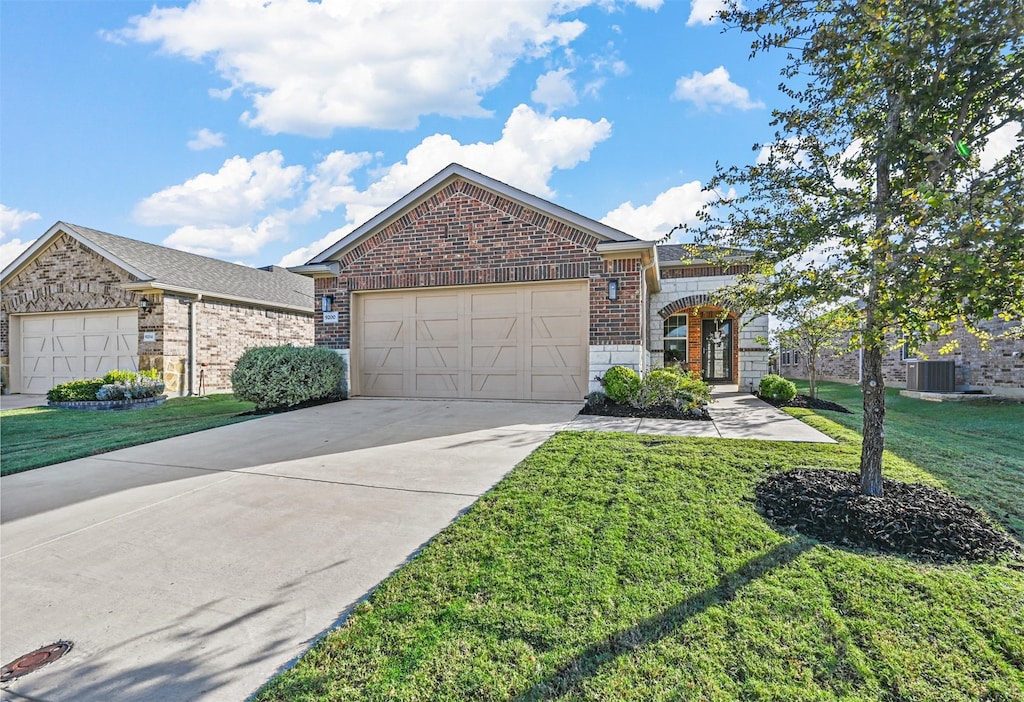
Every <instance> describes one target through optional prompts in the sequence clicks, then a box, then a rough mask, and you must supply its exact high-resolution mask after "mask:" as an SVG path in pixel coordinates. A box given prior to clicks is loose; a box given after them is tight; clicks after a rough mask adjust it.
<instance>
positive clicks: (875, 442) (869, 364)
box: [860, 344, 885, 497]
mask: <svg viewBox="0 0 1024 702" xmlns="http://www.w3.org/2000/svg"><path fill="white" fill-rule="evenodd" d="M861 391H862V392H863V393H864V425H863V430H862V432H861V433H862V434H863V436H864V443H863V444H862V445H861V450H860V492H861V494H862V495H868V496H870V497H881V496H882V453H883V451H885V380H884V379H883V378H882V349H881V348H880V347H878V346H877V345H875V344H871V345H868V346H867V347H866V348H865V349H864V359H863V361H862V363H861Z"/></svg>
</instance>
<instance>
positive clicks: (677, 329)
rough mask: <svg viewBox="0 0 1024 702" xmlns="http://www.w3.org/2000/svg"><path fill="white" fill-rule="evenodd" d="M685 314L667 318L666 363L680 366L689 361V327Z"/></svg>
mask: <svg viewBox="0 0 1024 702" xmlns="http://www.w3.org/2000/svg"><path fill="white" fill-rule="evenodd" d="M686 321H687V316H686V315H685V314H674V315H672V316H671V317H669V318H667V319H666V320H665V365H666V366H680V365H684V364H685V363H686V361H687V354H686V346H687V338H688V331H689V327H688V326H687V325H686Z"/></svg>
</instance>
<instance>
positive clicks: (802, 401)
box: [758, 395, 853, 414]
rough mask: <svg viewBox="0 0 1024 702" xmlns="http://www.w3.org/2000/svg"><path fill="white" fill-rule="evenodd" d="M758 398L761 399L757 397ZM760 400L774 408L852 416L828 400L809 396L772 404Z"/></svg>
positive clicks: (840, 406) (848, 411) (770, 401)
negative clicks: (802, 409) (791, 408)
mask: <svg viewBox="0 0 1024 702" xmlns="http://www.w3.org/2000/svg"><path fill="white" fill-rule="evenodd" d="M758 397H761V396H760V395H758ZM761 399H762V400H764V401H765V402H767V403H768V404H769V405H775V406H776V407H803V408H804V409H811V410H826V411H828V412H842V413H844V414H853V412H851V411H850V410H848V409H846V408H845V407H843V406H842V405H840V404H836V403H835V402H830V401H828V400H822V399H821V398H820V397H811V396H810V395H797V396H796V397H794V398H793V399H792V400H790V401H789V402H773V401H772V400H769V399H768V398H767V397H761Z"/></svg>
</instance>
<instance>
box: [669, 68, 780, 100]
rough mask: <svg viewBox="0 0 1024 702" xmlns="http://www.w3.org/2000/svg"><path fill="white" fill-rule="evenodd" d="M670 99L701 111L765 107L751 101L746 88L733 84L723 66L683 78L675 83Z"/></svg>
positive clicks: (695, 72)
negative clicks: (690, 105)
mask: <svg viewBox="0 0 1024 702" xmlns="http://www.w3.org/2000/svg"><path fill="white" fill-rule="evenodd" d="M672 97H673V99H675V100H688V101H690V102H692V103H694V104H695V105H696V106H697V107H699V108H701V109H706V108H708V107H711V108H713V109H716V110H717V109H719V108H721V107H735V108H738V109H740V110H754V109H763V108H764V106H765V104H764V103H763V102H761V101H760V100H751V99H750V91H748V90H747V89H746V88H744V87H743V86H741V85H736V84H735V83H733V82H732V81H731V80H730V79H729V72H728V71H727V70H725V67H724V66H719V67H718V68H716V69H715V70H713V71H711V73H708V74H704V73H701V72H700V71H694V72H693V75H691V76H683V77H682V78H680V79H679V80H677V81H676V89H675V92H674V93H672Z"/></svg>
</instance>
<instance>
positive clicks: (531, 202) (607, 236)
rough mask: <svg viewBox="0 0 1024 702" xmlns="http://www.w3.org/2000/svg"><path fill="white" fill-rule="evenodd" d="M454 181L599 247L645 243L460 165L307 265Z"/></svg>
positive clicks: (335, 253) (335, 254)
mask: <svg viewBox="0 0 1024 702" xmlns="http://www.w3.org/2000/svg"><path fill="white" fill-rule="evenodd" d="M456 178H461V179H462V180H466V181H468V182H470V183H472V184H474V185H477V186H479V187H481V188H485V189H486V190H490V191H491V192H494V193H497V194H498V195H501V196H502V197H505V198H508V199H509V200H513V201H515V202H518V203H520V204H522V205H525V206H526V207H529V208H530V209H533V210H536V211H538V212H541V213H543V214H545V215H547V216H548V217H551V218H552V219H557V220H561V221H562V222H565V223H567V224H570V225H572V226H574V227H577V228H579V229H582V230H584V231H586V232H589V233H590V234H593V235H594V236H595V237H596V238H597V239H599V240H600V241H601V242H602V243H627V244H629V243H637V244H639V245H644V244H647V243H648V242H644V241H642V240H640V239H637V238H636V237H634V236H630V235H629V234H626V233H625V232H622V231H619V230H618V229H615V228H614V227H609V226H608V225H607V224H602V223H601V222H598V221H597V220H594V219H590V218H589V217H584V216H583V215H581V214H578V213H576V212H573V211H572V210H568V209H566V208H564V207H561V206H560V205H556V204H555V203H553V202H549V201H547V200H545V199H543V198H539V197H537V196H536V195H531V194H530V193H527V192H525V191H523V190H519V189H518V188H514V187H512V186H511V185H509V184H508V183H502V182H501V181H500V180H495V179H494V178H491V177H489V176H485V175H484V174H483V173H477V172H476V171H474V170H472V169H470V168H466V167H465V166H463V165H461V164H458V163H452V164H449V165H448V166H446V167H445V168H443V169H442V170H440V171H438V172H437V173H436V174H434V175H433V176H432V177H431V178H430V179H428V180H427V181H425V182H424V183H422V184H420V185H419V186H418V187H416V188H415V189H414V190H413V191H412V192H410V193H409V194H407V195H405V196H404V197H402V198H401V199H400V200H398V201H397V202H395V203H393V204H392V205H390V206H388V207H387V208H385V209H384V210H382V211H381V212H380V213H378V214H377V215H375V216H374V217H372V218H370V219H369V220H367V221H366V222H364V223H363V224H361V225H359V226H358V227H356V228H355V229H354V230H352V231H351V232H349V233H348V234H347V235H345V236H344V237H342V238H341V239H339V240H338V241H337V242H335V243H334V244H333V245H331V246H330V247H328V248H327V249H324V250H323V251H321V252H320V253H319V254H317V255H316V256H314V257H313V258H311V259H310V260H309V261H308V263H307V265H313V264H320V263H326V262H328V261H330V260H334V259H338V258H340V257H341V256H342V255H344V254H345V253H346V252H347V251H348V250H349V249H351V248H353V247H354V246H356V245H358V244H359V243H360V242H361V241H363V240H364V239H366V238H367V237H369V236H370V235H372V234H373V233H375V232H377V231H379V230H380V229H382V228H383V227H385V226H386V225H387V224H388V223H390V222H391V221H393V220H395V219H396V218H398V217H400V216H402V215H403V214H404V213H405V212H407V211H408V210H410V209H411V208H413V207H415V206H416V205H417V204H418V203H419V202H420V200H422V199H423V198H425V197H427V196H428V195H430V193H432V192H434V191H435V190H438V189H440V188H442V187H444V185H445V184H446V183H448V182H449V181H451V180H455V179H456Z"/></svg>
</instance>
